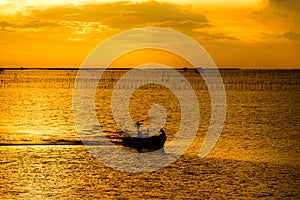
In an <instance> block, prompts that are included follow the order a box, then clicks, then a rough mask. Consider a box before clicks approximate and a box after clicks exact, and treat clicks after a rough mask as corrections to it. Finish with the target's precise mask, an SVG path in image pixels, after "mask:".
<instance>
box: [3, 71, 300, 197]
mask: <svg viewBox="0 0 300 200" xmlns="http://www.w3.org/2000/svg"><path fill="white" fill-rule="evenodd" d="M77 72H78V71H77V70H33V69H27V70H25V69H24V70H12V69H10V70H4V71H0V178H1V182H0V199H150V198H153V199H209V198H211V199H256V198H261V199H300V157H299V153H300V118H299V113H300V104H299V102H300V70H220V73H221V75H222V78H223V82H224V85H225V89H226V108H227V112H226V119H225V122H224V127H223V131H222V134H221V136H220V138H219V140H218V142H217V144H216V145H215V147H214V149H213V150H212V151H211V152H210V153H209V154H208V156H206V157H205V158H200V157H199V156H198V153H199V150H200V147H201V144H202V142H203V140H204V138H205V136H206V133H207V130H208V127H209V123H210V120H211V101H210V94H209V92H208V89H207V86H206V84H205V82H204V81H203V79H202V78H201V75H200V74H199V73H198V72H196V71H194V70H179V72H180V73H181V74H182V76H184V77H185V78H186V79H187V80H188V81H189V82H190V84H191V86H192V88H193V90H194V92H195V94H196V96H197V99H198V103H199V108H200V119H194V118H193V116H192V115H191V120H192V121H193V120H194V121H197V120H199V126H198V131H197V134H196V137H195V139H194V141H193V143H192V144H191V146H190V147H189V148H188V149H187V151H186V152H185V153H184V155H182V156H180V157H179V159H178V160H177V161H175V162H173V163H171V164H170V165H168V166H166V167H164V168H162V169H158V170H156V171H153V172H147V173H128V172H121V171H118V170H116V169H113V168H110V167H108V166H106V165H104V164H103V163H102V162H101V161H100V160H98V159H96V158H95V157H94V156H93V155H92V154H91V153H90V152H89V151H88V150H87V148H86V147H85V146H84V145H82V143H81V138H80V135H79V134H78V132H77V129H76V126H75V122H74V117H73V112H74V110H73V104H72V103H74V102H73V101H72V97H73V96H72V95H73V90H74V81H75V79H76V75H77ZM90 73H92V75H93V73H94V75H95V78H92V79H91V78H89V79H80V80H77V81H78V82H79V84H78V85H76V87H77V88H76V87H75V89H78V90H90V89H91V88H90V87H89V82H95V81H97V84H98V85H97V89H96V91H95V102H94V105H92V106H94V110H95V112H96V116H97V120H98V124H95V126H94V128H93V129H91V130H86V131H87V132H91V133H97V131H99V130H100V129H101V130H103V132H104V133H105V134H106V136H107V137H108V138H109V139H110V140H111V141H112V142H114V143H115V145H116V147H115V148H118V149H122V150H124V151H128V152H129V153H137V152H136V151H135V150H134V149H128V148H125V147H123V146H122V145H121V144H120V140H121V138H122V137H123V136H124V133H123V132H122V130H121V129H120V127H118V125H117V124H116V121H115V119H114V115H113V112H112V105H111V99H112V94H113V90H114V89H119V90H120V89H122V90H124V92H125V93H126V92H127V91H128V90H129V89H130V88H131V87H132V85H133V82H134V81H135V80H127V82H126V81H125V85H124V84H123V86H122V88H115V87H118V86H117V85H116V84H117V81H118V80H119V79H120V77H122V76H123V75H124V74H125V73H126V70H107V71H105V72H104V73H103V76H102V77H101V79H100V81H99V82H98V80H97V78H96V74H97V73H96V71H93V70H91V71H90ZM161 73H162V74H163V76H164V81H169V79H170V78H172V77H169V76H168V74H169V73H168V72H167V71H162V72H161ZM203 73H208V74H209V73H210V72H209V70H208V71H207V72H203ZM149 76H151V75H149V74H141V77H142V78H143V77H144V78H147V77H149ZM213 78H214V77H212V78H211V81H212V83H213V82H214V81H213V80H214V79H213ZM176 84H177V85H176ZM174 87H177V88H179V90H182V92H185V90H186V88H184V87H182V88H181V84H180V83H179V82H176V81H175V83H174ZM213 88H214V89H215V90H218V89H220V88H222V86H221V85H218V84H215V85H213ZM154 104H160V105H161V106H162V107H163V108H164V109H165V112H166V114H167V117H166V123H165V124H164V127H163V128H164V130H165V131H166V133H167V137H168V138H167V141H166V144H165V145H166V146H167V145H168V144H170V142H171V141H172V139H173V138H174V137H175V136H176V133H177V131H178V129H179V127H180V123H181V112H182V111H181V110H180V102H179V101H178V99H177V97H176V95H174V94H173V93H172V92H171V91H170V90H169V89H168V88H166V87H164V86H161V85H158V84H152V83H149V84H146V85H144V86H143V87H141V88H139V89H138V90H136V91H135V92H134V93H133V94H132V96H131V98H130V102H129V115H130V116H131V118H132V120H133V121H142V123H143V124H142V126H146V125H148V124H150V123H151V121H150V117H149V113H148V112H149V109H150V108H151V106H153V105H154ZM126 105H127V104H125V102H124V106H126ZM120 106H122V105H120ZM83 109H84V108H83ZM83 120H85V119H83ZM124 123H126V122H124ZM183 143H184V141H183ZM98 148H100V149H101V148H106V146H105V145H103V146H99V147H98ZM114 159H119V158H117V157H114V155H111V160H112V161H113V160H114ZM128 162H130V160H128Z"/></svg>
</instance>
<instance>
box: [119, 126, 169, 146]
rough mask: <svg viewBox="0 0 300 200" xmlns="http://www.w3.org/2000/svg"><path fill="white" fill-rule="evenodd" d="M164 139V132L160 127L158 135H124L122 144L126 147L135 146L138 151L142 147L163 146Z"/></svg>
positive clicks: (165, 137)
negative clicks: (144, 136) (143, 136)
mask: <svg viewBox="0 0 300 200" xmlns="http://www.w3.org/2000/svg"><path fill="white" fill-rule="evenodd" d="M166 139H167V136H166V133H165V131H164V130H163V129H161V130H160V134H159V135H154V136H151V137H146V138H142V137H130V136H127V137H124V138H123V139H122V144H123V146H126V147H135V148H136V149H137V150H138V151H140V150H142V149H150V150H157V149H160V148H162V147H163V146H164V144H165V142H166Z"/></svg>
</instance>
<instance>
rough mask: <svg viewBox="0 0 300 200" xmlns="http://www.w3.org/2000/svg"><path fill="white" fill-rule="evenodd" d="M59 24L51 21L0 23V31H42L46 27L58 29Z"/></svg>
mask: <svg viewBox="0 0 300 200" xmlns="http://www.w3.org/2000/svg"><path fill="white" fill-rule="evenodd" d="M57 26H59V24H57V23H54V22H51V21H43V20H31V21H27V20H25V21H24V20H18V21H0V30H2V31H24V30H28V29H31V30H34V29H42V28H46V27H49V28H50V27H57Z"/></svg>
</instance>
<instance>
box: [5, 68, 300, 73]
mask: <svg viewBox="0 0 300 200" xmlns="http://www.w3.org/2000/svg"><path fill="white" fill-rule="evenodd" d="M130 69H134V68H96V67H95V68H75V67H74V68H64V67H62V68H59V67H54V68H42V67H40V68H14V67H8V68H0V72H1V71H5V70H20V71H22V70H62V71H75V70H77V71H78V70H130ZM153 69H157V70H163V68H162V69H160V68H153ZM175 69H176V70H196V68H175ZM198 69H200V70H215V69H214V68H198ZM218 70H265V71H299V70H300V69H292V68H288V69H280V68H278V69H266V68H264V69H258V68H253V69H249V68H245V69H243V68H218Z"/></svg>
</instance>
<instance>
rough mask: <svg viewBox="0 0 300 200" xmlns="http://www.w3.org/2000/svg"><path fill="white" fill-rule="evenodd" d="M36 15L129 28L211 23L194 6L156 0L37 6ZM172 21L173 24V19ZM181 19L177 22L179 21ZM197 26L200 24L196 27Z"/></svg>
mask: <svg viewBox="0 0 300 200" xmlns="http://www.w3.org/2000/svg"><path fill="white" fill-rule="evenodd" d="M33 15H34V16H36V17H38V18H43V19H44V18H51V19H58V20H64V21H79V22H100V23H101V24H102V25H104V26H107V27H109V28H112V29H118V30H124V29H129V28H135V27H141V26H149V25H151V24H155V25H159V24H161V25H167V24H166V23H169V24H168V25H174V27H172V28H179V26H178V24H179V25H182V27H184V26H185V27H184V29H185V30H187V29H188V28H189V25H193V26H191V28H190V29H193V28H200V27H201V26H203V25H205V24H207V23H209V22H208V20H207V18H206V17H205V16H204V15H202V14H200V13H195V12H192V11H191V7H189V6H183V5H176V4H171V3H159V2H155V1H153V2H152V1H150V2H142V3H129V2H117V3H103V4H92V5H83V6H81V7H80V8H79V7H74V6H69V7H55V8H51V9H48V10H45V11H40V10H37V11H35V12H33ZM170 22H172V24H171V23H170ZM176 23H178V24H176ZM195 26H197V27H195Z"/></svg>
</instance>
